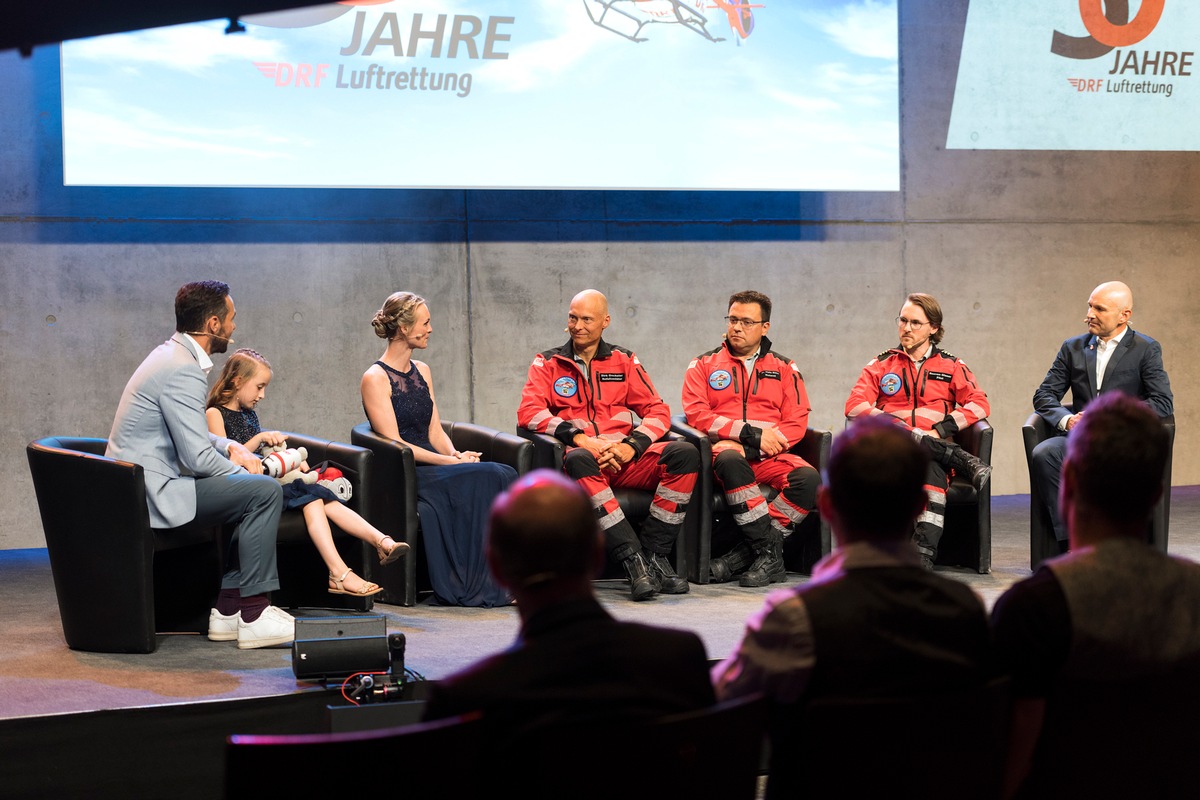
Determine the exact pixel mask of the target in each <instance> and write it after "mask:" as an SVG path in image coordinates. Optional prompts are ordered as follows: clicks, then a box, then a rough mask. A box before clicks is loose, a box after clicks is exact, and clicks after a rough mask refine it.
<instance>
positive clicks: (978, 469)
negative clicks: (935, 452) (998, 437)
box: [950, 447, 992, 492]
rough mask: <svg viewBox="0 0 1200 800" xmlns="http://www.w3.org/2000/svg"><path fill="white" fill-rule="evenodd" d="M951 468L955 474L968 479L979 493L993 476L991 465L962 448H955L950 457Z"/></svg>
mask: <svg viewBox="0 0 1200 800" xmlns="http://www.w3.org/2000/svg"><path fill="white" fill-rule="evenodd" d="M950 466H951V467H953V468H954V471H955V472H957V473H959V474H960V475H962V476H963V477H965V478H968V479H969V480H970V481H971V485H972V486H974V487H975V491H977V492H979V491H982V490H983V487H984V486H987V482H988V478H990V477H991V476H992V467H991V465H989V464H985V463H983V461H981V460H980V459H978V458H976V457H975V456H973V455H971V454H970V453H968V452H967V451H966V450H963V449H962V448H961V447H956V448H954V452H953V453H952V454H951V457H950Z"/></svg>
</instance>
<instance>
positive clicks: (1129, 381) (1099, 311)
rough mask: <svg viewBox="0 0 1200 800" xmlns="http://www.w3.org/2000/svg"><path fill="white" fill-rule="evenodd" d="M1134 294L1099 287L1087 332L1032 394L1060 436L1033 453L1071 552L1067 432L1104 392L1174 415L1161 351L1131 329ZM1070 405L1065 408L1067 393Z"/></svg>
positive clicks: (1057, 532) (1059, 534) (1110, 285)
mask: <svg viewBox="0 0 1200 800" xmlns="http://www.w3.org/2000/svg"><path fill="white" fill-rule="evenodd" d="M1132 314H1133V292H1132V291H1130V289H1129V287H1128V286H1126V285H1125V284H1123V283H1121V282H1120V281H1109V282H1107V283H1102V284H1100V285H1099V286H1097V287H1096V288H1095V290H1094V291H1093V292H1092V294H1091V297H1089V298H1088V311H1087V317H1086V318H1085V319H1084V322H1086V323H1087V326H1088V332H1087V333H1085V334H1083V335H1081V336H1076V337H1074V338H1071V339H1067V340H1066V341H1065V342H1063V344H1062V347H1061V348H1059V351H1058V357H1057V358H1055V359H1054V363H1053V364H1052V365H1051V366H1050V371H1049V372H1047V373H1046V377H1045V379H1043V380H1042V385H1041V386H1039V387H1038V389H1037V391H1036V392H1034V394H1033V409H1034V411H1036V412H1037V413H1038V414H1039V415H1040V416H1041V417H1042V419H1044V420H1046V422H1048V423H1049V424H1050V426H1051V427H1053V428H1054V429H1055V430H1057V431H1058V432H1059V435H1058V436H1054V437H1053V438H1050V439H1047V440H1046V441H1044V442H1042V443H1041V444H1039V445H1038V446H1037V447H1035V448H1034V449H1033V472H1034V475H1033V479H1034V480H1036V481H1038V485H1039V487H1040V488H1041V492H1042V497H1043V498H1044V499H1045V501H1046V506H1047V509H1048V510H1049V512H1050V519H1051V520H1052V521H1053V523H1054V536H1055V537H1056V538H1057V539H1058V541H1059V544H1060V546H1061V547H1062V548H1063V549H1064V551H1065V549H1066V546H1067V528H1066V525H1065V524H1064V522H1063V520H1062V516H1061V514H1060V513H1059V508H1058V486H1059V482H1060V476H1061V474H1062V464H1063V456H1064V455H1065V453H1066V448H1067V436H1066V434H1067V431H1069V430H1071V428H1073V427H1075V423H1077V422H1078V421H1079V418H1080V417H1081V416H1083V413H1084V409H1085V408H1086V406H1087V404H1088V403H1090V402H1092V400H1094V399H1096V397H1097V396H1098V395H1100V394H1101V393H1103V392H1110V391H1116V392H1122V393H1123V394H1127V395H1130V396H1132V397H1136V398H1138V399H1139V400H1144V401H1145V402H1146V403H1147V404H1148V405H1149V406H1150V408H1152V409H1153V410H1154V411H1155V412H1156V413H1157V414H1158V415H1159V416H1160V417H1165V416H1167V415H1168V414H1173V413H1174V411H1175V407H1174V400H1173V398H1172V395H1171V381H1170V380H1169V379H1168V378H1167V372H1166V370H1164V369H1163V361H1162V346H1161V345H1159V343H1158V342H1156V341H1155V340H1153V339H1151V338H1150V337H1149V336H1146V335H1144V334H1141V333H1137V332H1135V331H1134V330H1133V328H1130V327H1129V318H1130V316H1132ZM1068 389H1070V391H1071V406H1070V407H1069V408H1068V407H1066V406H1064V405H1063V403H1062V400H1063V397H1064V396H1065V395H1066V393H1067V390H1068Z"/></svg>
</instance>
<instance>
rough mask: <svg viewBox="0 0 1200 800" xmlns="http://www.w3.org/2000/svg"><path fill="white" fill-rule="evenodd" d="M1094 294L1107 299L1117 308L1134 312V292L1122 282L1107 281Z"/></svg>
mask: <svg viewBox="0 0 1200 800" xmlns="http://www.w3.org/2000/svg"><path fill="white" fill-rule="evenodd" d="M1092 294H1093V295H1099V296H1101V297H1104V298H1106V299H1107V300H1108V301H1109V302H1110V303H1112V304H1113V305H1114V306H1116V307H1117V308H1120V309H1128V310H1130V311H1132V310H1133V290H1132V289H1130V288H1129V287H1128V286H1127V285H1125V284H1124V283H1121V281H1105V282H1104V283H1102V284H1100V285H1099V286H1097V287H1096V288H1095V289H1094V290H1093V291H1092Z"/></svg>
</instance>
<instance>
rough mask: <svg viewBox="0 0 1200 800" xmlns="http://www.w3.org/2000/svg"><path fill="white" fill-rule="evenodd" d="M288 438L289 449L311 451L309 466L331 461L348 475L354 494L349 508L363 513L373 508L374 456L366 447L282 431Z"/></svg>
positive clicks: (351, 496) (352, 493)
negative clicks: (372, 460) (300, 448)
mask: <svg viewBox="0 0 1200 800" xmlns="http://www.w3.org/2000/svg"><path fill="white" fill-rule="evenodd" d="M282 433H283V435H284V436H286V437H287V441H288V446H289V447H303V448H304V449H305V450H307V451H308V463H309V465H310V466H313V467H315V466H316V465H317V464H320V463H321V462H322V461H332V462H334V463H336V464H337V465H338V466H339V467H342V468H343V469H344V470H345V472H346V477H347V478H349V479H350V485H351V486H352V487H353V491H352V492H351V494H350V502H349V503H348V504H347V505H349V506H350V507H351V508H353V509H354V510H355V511H358V512H359V513H363V512H364V511H367V510H368V509H370V507H371V505H370V503H371V458H372V455H373V454H372V452H371V450H370V449H368V448H366V447H360V446H358V445H353V444H346V443H345V442H335V441H331V440H329V439H321V438H318V437H315V436H308V435H306V434H303V433H295V432H292V431H282Z"/></svg>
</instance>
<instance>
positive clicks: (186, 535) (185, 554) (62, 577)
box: [26, 433, 374, 653]
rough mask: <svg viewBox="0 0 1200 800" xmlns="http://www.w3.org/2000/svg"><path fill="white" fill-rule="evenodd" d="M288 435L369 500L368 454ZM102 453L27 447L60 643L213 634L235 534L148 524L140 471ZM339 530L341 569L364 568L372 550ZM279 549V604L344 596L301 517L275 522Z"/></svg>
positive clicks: (114, 647) (114, 649) (88, 448)
mask: <svg viewBox="0 0 1200 800" xmlns="http://www.w3.org/2000/svg"><path fill="white" fill-rule="evenodd" d="M285 435H286V436H287V437H288V443H289V444H290V445H292V446H294V447H300V446H303V447H306V448H308V451H309V459H310V463H314V464H315V463H318V462H319V461H324V460H327V459H328V460H333V461H337V462H338V463H339V464H341V465H343V466H345V467H348V468H349V469H351V470H354V471H356V472H358V473H359V477H360V480H358V481H353V482H354V483H355V484H356V485H355V491H354V497H352V498H351V502H350V505H351V507H356V506H357V505H361V504H363V503H366V502H368V501H369V497H370V495H369V491H368V490H366V489H360V488H359V486H358V484H360V483H362V482H363V481H362V480H361V479H362V478H364V477H367V478H369V474H370V469H369V463H370V461H369V459H370V455H371V454H370V452H369V451H366V450H363V449H361V448H354V447H351V446H349V445H345V444H340V443H337V442H330V441H327V440H322V439H315V438H312V437H307V436H303V435H300V434H294V433H287V434H285ZM107 445H108V442H107V440H105V439H96V438H80V437H65V436H50V437H46V438H43V439H38V440H37V441H34V442H32V443H30V445H29V446H28V447H27V448H26V453H27V455H28V458H29V470H30V473H31V474H32V476H33V486H34V492H35V494H36V495H37V501H38V507H39V509H40V511H41V517H42V528H43V531H44V532H45V536H46V549H47V552H48V553H49V556H50V569H51V572H52V574H53V576H54V589H55V592H56V594H57V596H58V608H59V615H60V617H61V619H62V625H63V635H64V637H65V638H66V641H67V646H68V647H70V648H71V649H73V650H86V651H91V652H99V653H152V652H154V651H155V649H157V647H158V641H157V633H160V632H161V633H167V632H192V633H205V632H207V630H208V612H209V609H210V608H211V607H212V603H213V600H214V599H215V598H216V596H217V591H218V589H219V588H220V581H221V573H222V571H223V567H222V565H223V564H224V561H223V553H224V550H225V545H226V543H227V541H228V535H227V534H228V532H225V533H224V534H223V532H222V530H221V527H220V526H217V525H209V526H199V525H193V524H188V525H184V526H181V527H179V528H171V529H165V530H164V529H154V528H151V527H150V512H149V508H148V506H147V503H146V485H145V480H144V478H143V470H142V467H141V466H140V465H138V464H132V463H129V462H127V461H118V460H116V459H112V458H108V457H106V456H105V455H104V451H105V448H106V447H107ZM314 459H315V460H314ZM334 531H335V538H336V539H337V541H338V546H339V550H340V551H341V552H342V553H343V558H345V559H346V563H347V564H348V565H349V566H351V567H352V568H354V569H355V570H356V571H357V570H359V569H360V568H361V565H362V562H363V554H364V553H365V552H366V550H365V548H366V547H367V546H366V545H364V544H363V543H361V542H360V541H359V540H358V539H352V538H351V537H348V536H345V535H344V534H341V533H340V532H338V531H337V528H336V526H334ZM278 543H279V550H278V553H279V574H280V583H281V586H282V588H281V589H280V591H279V592H277V593H276V594H275V596H274V597H273V598H272V599H273V602H275V603H276V604H277V605H282V606H288V607H295V606H300V605H321V606H328V605H331V600H332V598H335V597H340V596H335V595H330V594H328V593H327V591H326V588H327V581H326V575H327V570H326V569H325V565H324V563H323V562H322V561H321V558H320V556H319V555H318V553H317V551H316V548H314V547H313V546H312V544H311V542H310V540H309V537H308V531H307V528H306V526H305V524H304V519H303V516H302V513H301V512H300V511H289V512H286V513H285V514H284V515H283V516H282V517H281V518H280V524H279V537H278ZM370 552H371V553H372V554H373V553H374V548H373V547H372V548H370ZM346 599H347V600H349V601H350V603H351V605H350V607H358V608H363V607H369V603H370V598H346ZM364 603H365V604H366V605H365V606H364ZM343 607H345V606H343Z"/></svg>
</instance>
